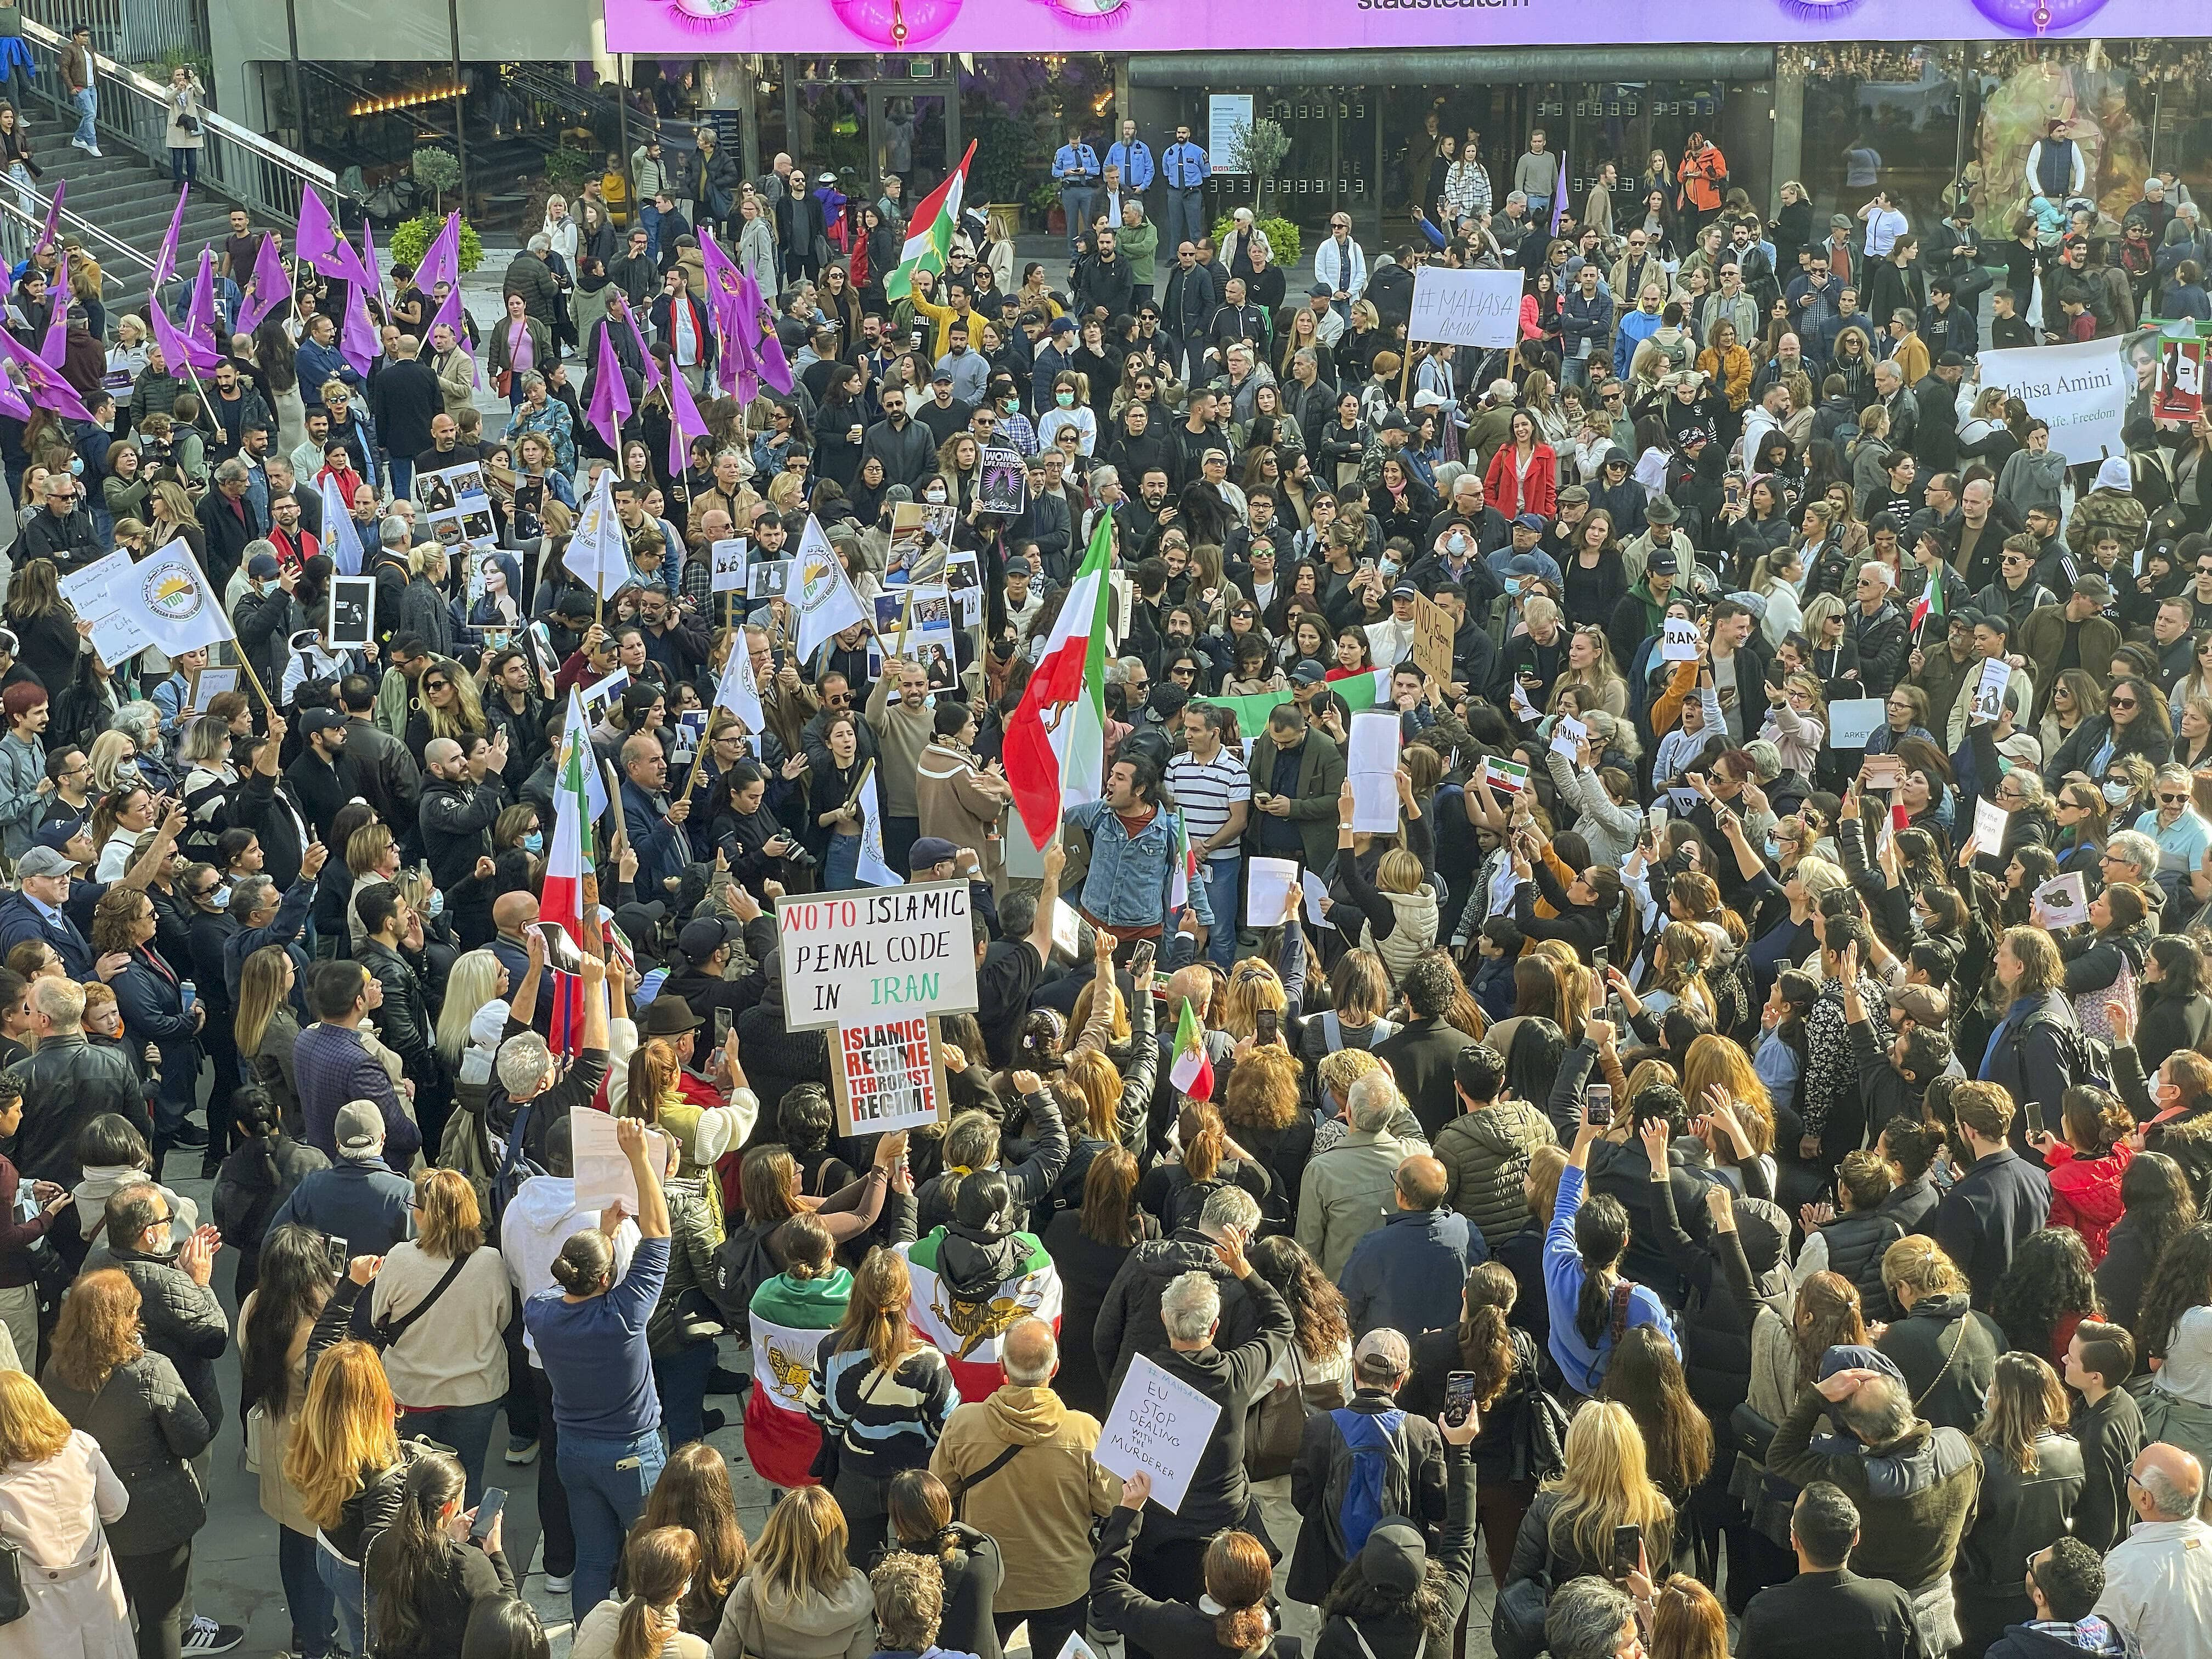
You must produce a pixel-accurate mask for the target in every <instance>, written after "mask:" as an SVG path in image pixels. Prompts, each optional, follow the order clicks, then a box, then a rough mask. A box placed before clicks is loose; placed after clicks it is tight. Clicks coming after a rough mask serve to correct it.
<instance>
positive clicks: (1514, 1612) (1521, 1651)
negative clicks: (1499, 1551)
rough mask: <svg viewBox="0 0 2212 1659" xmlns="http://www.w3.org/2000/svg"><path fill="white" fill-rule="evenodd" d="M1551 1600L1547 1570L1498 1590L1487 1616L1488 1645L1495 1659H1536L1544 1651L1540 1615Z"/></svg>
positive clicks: (1517, 1580) (1541, 1616) (1549, 1578)
mask: <svg viewBox="0 0 2212 1659" xmlns="http://www.w3.org/2000/svg"><path fill="white" fill-rule="evenodd" d="M1551 1600H1552V1575H1551V1574H1550V1573H1549V1572H1548V1571H1539V1572H1537V1573H1535V1574H1534V1576H1532V1577H1528V1578H1516V1579H1515V1580H1514V1581H1513V1582H1512V1583H1510V1584H1508V1585H1507V1586H1506V1587H1505V1588H1504V1589H1502V1590H1500V1591H1499V1592H1498V1607H1497V1609H1496V1611H1494V1612H1493V1613H1492V1614H1491V1615H1490V1645H1491V1646H1492V1648H1493V1649H1494V1650H1496V1651H1497V1655H1498V1659H1537V1656H1538V1655H1539V1654H1541V1653H1542V1652H1543V1651H1544V1646H1545V1643H1544V1614H1545V1612H1546V1611H1547V1608H1548V1607H1550V1605H1551Z"/></svg>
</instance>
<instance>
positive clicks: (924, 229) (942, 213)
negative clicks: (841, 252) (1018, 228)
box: [884, 139, 975, 300]
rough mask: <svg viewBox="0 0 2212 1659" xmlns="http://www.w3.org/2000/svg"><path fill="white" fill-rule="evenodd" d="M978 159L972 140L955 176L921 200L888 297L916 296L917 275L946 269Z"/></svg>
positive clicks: (888, 287)
mask: <svg viewBox="0 0 2212 1659" xmlns="http://www.w3.org/2000/svg"><path fill="white" fill-rule="evenodd" d="M974 160H975V142H974V140H972V139H971V140H969V144H968V153H967V154H966V155H963V156H962V157H961V158H960V165H959V166H958V167H955V168H953V169H952V176H951V178H949V179H946V180H945V182H944V183H943V184H941V185H939V186H938V187H937V188H936V189H935V190H933V191H930V192H929V194H928V195H927V196H925V197H922V198H921V204H919V205H918V206H916V207H915V210H914V216H913V217H912V218H910V219H908V221H907V234H906V246H905V247H903V248H902V249H901V250H900V251H899V264H898V268H897V269H896V270H894V271H892V272H891V273H890V275H889V276H885V277H884V295H885V297H887V298H889V299H893V300H903V299H905V298H906V297H907V296H908V295H910V294H912V293H913V292H914V273H915V271H917V270H927V271H928V272H929V274H930V275H931V276H936V275H937V274H938V272H939V271H941V270H944V269H945V261H946V260H947V259H949V258H951V255H952V233H953V232H954V230H956V229H957V228H958V227H959V224H960V203H961V198H962V197H964V196H965V195H966V194H967V193H968V164H969V162H970V161H974Z"/></svg>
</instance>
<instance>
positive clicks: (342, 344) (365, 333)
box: [338, 283, 383, 374]
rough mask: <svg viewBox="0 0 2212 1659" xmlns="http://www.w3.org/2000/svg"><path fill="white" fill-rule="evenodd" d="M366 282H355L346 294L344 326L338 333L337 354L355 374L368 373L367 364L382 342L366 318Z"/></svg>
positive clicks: (373, 360)
mask: <svg viewBox="0 0 2212 1659" xmlns="http://www.w3.org/2000/svg"><path fill="white" fill-rule="evenodd" d="M366 287H367V284H366V283H354V284H353V285H352V287H351V288H350V289H349V290H348V291H347V294H346V313H345V327H344V329H343V331H341V332H340V333H339V335H338V356H341V357H343V358H344V359H345V360H346V362H348V363H349V364H350V365H351V366H352V368H353V372H354V373H355V374H368V368H369V365H370V364H371V363H374V362H375V361H376V354H377V351H378V349H380V347H381V346H382V344H383V342H382V341H381V340H380V339H379V338H378V337H377V332H376V325H375V324H374V323H373V322H371V321H369V319H368V295H367V294H365V293H364V292H363V291H362V290H363V289H365V288H366Z"/></svg>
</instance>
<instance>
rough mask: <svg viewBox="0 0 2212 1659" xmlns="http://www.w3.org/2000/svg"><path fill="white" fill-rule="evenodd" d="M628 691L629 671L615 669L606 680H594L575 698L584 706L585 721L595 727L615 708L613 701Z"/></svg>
mask: <svg viewBox="0 0 2212 1659" xmlns="http://www.w3.org/2000/svg"><path fill="white" fill-rule="evenodd" d="M627 690H629V669H627V668H617V669H616V670H615V671H614V672H613V673H611V674H610V675H608V676H607V677H606V678H605V679H603V680H594V681H592V684H589V685H587V686H586V687H584V688H583V690H581V691H580V692H578V693H577V696H579V698H580V700H581V701H582V702H583V705H584V719H585V720H586V722H587V723H588V724H589V725H591V726H597V725H598V724H599V721H600V720H603V719H604V718H605V715H606V712H607V710H608V709H610V708H613V707H614V706H615V700H616V699H617V697H619V696H622V694H623V692H625V691H627Z"/></svg>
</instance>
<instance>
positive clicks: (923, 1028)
mask: <svg viewBox="0 0 2212 1659" xmlns="http://www.w3.org/2000/svg"><path fill="white" fill-rule="evenodd" d="M936 1028H937V1022H936V1021H935V1020H933V1019H931V1018H928V1017H927V1015H922V1014H917V1015H915V1016H913V1017H912V1018H906V1019H891V1020H881V1021H878V1022H877V1023H875V1024H868V1025H842V1026H840V1027H838V1028H837V1035H836V1037H835V1039H833V1040H832V1041H831V1042H830V1044H829V1054H830V1065H829V1084H830V1092H831V1094H832V1096H833V1097H835V1098H836V1102H837V1133H839V1134H841V1135H866V1134H884V1133H889V1132H890V1131H891V1130H894V1129H911V1128H917V1127H921V1126H922V1125H924V1124H930V1123H939V1122H942V1121H944V1120H945V1117H946V1116H948V1115H949V1108H948V1106H947V1101H948V1099H949V1097H948V1096H947V1094H946V1092H945V1062H944V1060H943V1059H942V1058H941V1057H940V1056H939V1054H938V1048H937V1029H936Z"/></svg>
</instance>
